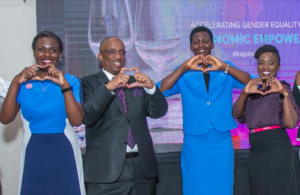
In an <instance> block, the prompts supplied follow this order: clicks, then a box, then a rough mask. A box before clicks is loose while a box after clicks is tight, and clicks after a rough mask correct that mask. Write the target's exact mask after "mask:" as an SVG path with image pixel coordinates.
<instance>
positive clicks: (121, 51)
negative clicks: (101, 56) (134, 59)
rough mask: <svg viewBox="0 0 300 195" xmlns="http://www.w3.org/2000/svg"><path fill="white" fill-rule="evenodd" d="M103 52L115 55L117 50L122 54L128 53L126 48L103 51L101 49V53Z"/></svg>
mask: <svg viewBox="0 0 300 195" xmlns="http://www.w3.org/2000/svg"><path fill="white" fill-rule="evenodd" d="M103 52H107V53H108V54H109V55H111V56H114V55H116V54H117V52H119V54H120V56H125V54H126V52H127V51H126V50H124V49H120V50H116V49H108V50H103V51H100V53H103Z"/></svg>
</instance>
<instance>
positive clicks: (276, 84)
mask: <svg viewBox="0 0 300 195" xmlns="http://www.w3.org/2000/svg"><path fill="white" fill-rule="evenodd" d="M263 83H264V84H265V86H266V87H269V89H268V90H267V91H261V90H260V89H259V86H260V85H263ZM243 92H244V93H246V94H248V95H249V94H261V95H267V94H270V93H286V92H287V91H286V89H285V88H284V86H283V85H282V83H281V82H280V81H278V80H277V79H276V78H275V77H262V78H256V79H252V80H251V81H249V83H248V84H247V85H246V86H245V88H244V90H243Z"/></svg>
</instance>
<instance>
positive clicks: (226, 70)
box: [224, 64, 229, 74]
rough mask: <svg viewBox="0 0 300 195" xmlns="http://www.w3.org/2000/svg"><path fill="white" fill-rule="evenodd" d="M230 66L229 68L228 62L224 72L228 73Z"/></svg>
mask: <svg viewBox="0 0 300 195" xmlns="http://www.w3.org/2000/svg"><path fill="white" fill-rule="evenodd" d="M228 68H229V64H227V67H226V69H225V70H224V73H225V74H227V73H228Z"/></svg>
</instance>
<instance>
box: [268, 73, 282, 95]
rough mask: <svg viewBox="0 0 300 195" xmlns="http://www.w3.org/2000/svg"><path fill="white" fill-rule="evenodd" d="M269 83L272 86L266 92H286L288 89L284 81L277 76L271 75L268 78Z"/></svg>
mask: <svg viewBox="0 0 300 195" xmlns="http://www.w3.org/2000/svg"><path fill="white" fill-rule="evenodd" d="M266 82H267V85H268V86H270V89H269V90H267V91H266V92H265V95H266V94H270V93H285V92H286V89H285V88H284V87H283V85H282V83H281V82H280V81H278V80H277V79H276V78H274V77H271V78H268V79H267V81H266Z"/></svg>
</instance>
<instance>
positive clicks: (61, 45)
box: [31, 31, 64, 53]
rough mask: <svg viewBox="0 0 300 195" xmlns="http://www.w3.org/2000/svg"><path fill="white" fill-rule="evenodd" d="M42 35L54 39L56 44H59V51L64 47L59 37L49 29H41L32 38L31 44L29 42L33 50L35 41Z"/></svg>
mask: <svg viewBox="0 0 300 195" xmlns="http://www.w3.org/2000/svg"><path fill="white" fill-rule="evenodd" d="M42 37H52V38H54V39H55V40H56V42H57V43H58V46H59V53H62V51H63V49H64V46H63V43H62V41H61V39H60V38H59V37H58V36H57V35H56V34H54V33H53V32H51V31H42V32H40V33H39V34H37V35H36V36H35V37H34V38H33V41H32V44H31V47H32V49H33V51H34V50H35V47H36V42H37V41H38V40H39V39H40V38H42Z"/></svg>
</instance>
